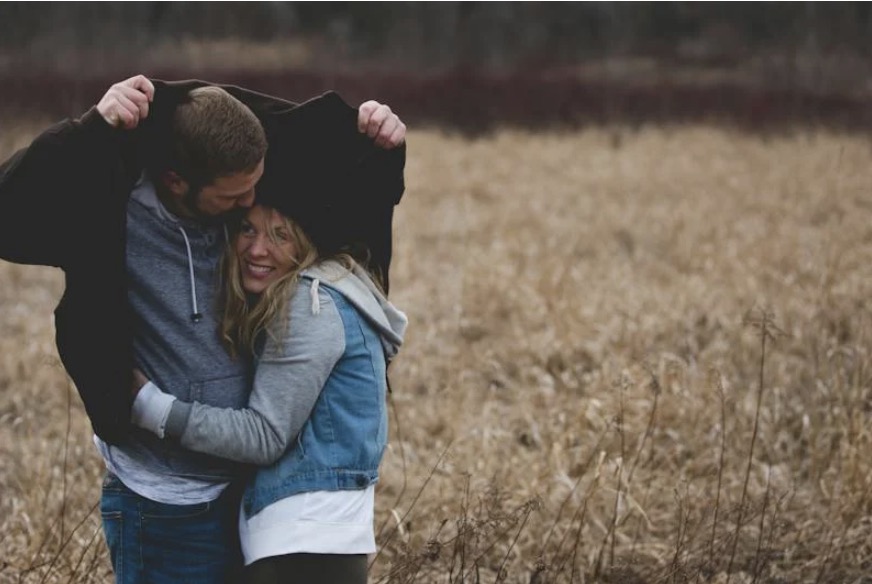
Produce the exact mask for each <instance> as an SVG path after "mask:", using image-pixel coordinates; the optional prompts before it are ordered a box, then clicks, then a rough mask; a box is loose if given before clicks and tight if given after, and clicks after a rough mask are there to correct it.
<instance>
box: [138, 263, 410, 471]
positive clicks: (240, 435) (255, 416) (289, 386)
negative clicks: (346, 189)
mask: <svg viewBox="0 0 872 584" xmlns="http://www.w3.org/2000/svg"><path fill="white" fill-rule="evenodd" d="M303 275H304V276H307V278H301V279H300V283H299V284H298V287H297V291H296V293H295V294H294V296H293V298H292V299H291V303H290V307H289V314H288V321H287V328H286V329H285V330H272V331H270V332H271V333H272V334H268V335H267V338H266V343H265V347H264V350H263V353H262V355H261V357H260V358H259V359H258V361H257V371H256V373H255V379H254V388H253V390H252V393H251V396H250V399H249V402H248V406H247V407H244V408H241V409H231V408H222V407H215V406H210V405H207V404H204V403H200V402H196V401H186V400H181V399H177V398H176V397H173V396H171V395H170V394H168V393H166V392H163V391H161V389H159V388H158V387H157V385H156V384H153V383H150V384H148V385H146V387H144V388H143V389H142V390H141V391H140V393H139V395H138V396H137V399H136V402H135V403H134V423H136V424H137V425H139V426H140V427H143V428H145V429H147V430H149V431H151V432H153V433H155V434H157V435H158V436H161V437H163V436H167V437H172V438H177V439H178V440H179V442H180V443H181V445H182V446H184V447H185V448H188V449H190V450H193V451H197V452H202V453H205V454H210V455H213V456H220V457H222V458H227V459H230V460H234V461H238V462H246V463H253V464H258V465H269V464H271V463H273V462H275V461H276V460H278V459H279V458H280V457H281V456H282V454H283V453H284V452H285V450H287V448H288V447H289V446H290V445H291V444H292V443H293V440H294V439H295V438H296V436H297V434H298V433H299V432H300V430H301V429H302V428H303V426H304V424H305V423H306V420H308V418H309V415H310V413H311V412H312V409H313V408H314V406H315V402H316V401H317V399H318V396H319V395H320V392H321V389H322V388H323V387H324V383H325V382H326V380H327V378H328V377H329V375H330V372H331V371H332V369H333V367H334V365H335V364H336V362H337V361H338V360H339V358H340V357H341V356H342V354H343V353H344V351H345V340H344V332H343V330H344V329H343V325H342V320H341V317H340V315H339V312H338V310H337V308H336V305H335V304H334V302H333V300H332V299H331V297H330V295H329V294H327V293H326V292H324V291H323V290H320V286H321V284H322V283H323V284H325V285H328V286H330V287H331V288H332V289H334V290H337V291H339V292H340V293H341V294H342V295H343V296H344V297H345V298H346V299H347V300H348V302H349V303H350V304H352V305H353V306H354V307H355V308H356V309H357V311H358V312H359V313H360V314H361V315H362V316H363V317H364V318H365V319H366V320H367V321H368V322H369V323H370V325H371V326H372V327H373V328H374V329H375V330H376V331H377V332H378V333H379V336H380V337H381V340H382V346H383V348H384V350H385V356H386V358H387V359H388V360H390V359H391V358H392V357H393V356H394V355H396V353H397V351H398V349H399V347H400V345H401V344H402V342H403V334H404V332H405V329H406V324H407V319H406V316H405V314H403V313H402V312H400V311H399V310H397V309H396V308H395V307H394V306H393V305H392V304H391V303H390V302H388V300H387V299H386V298H385V297H384V296H383V295H382V294H381V292H380V291H379V290H378V289H377V288H376V287H375V285H373V283H372V281H371V280H370V278H369V277H368V275H367V274H366V272H365V271H364V270H363V269H362V268H360V267H359V266H354V268H353V269H352V270H348V269H346V268H345V267H343V266H341V265H340V264H338V263H336V262H324V263H322V264H320V265H318V266H315V267H313V268H310V269H308V270H306V271H305V272H304V274H303Z"/></svg>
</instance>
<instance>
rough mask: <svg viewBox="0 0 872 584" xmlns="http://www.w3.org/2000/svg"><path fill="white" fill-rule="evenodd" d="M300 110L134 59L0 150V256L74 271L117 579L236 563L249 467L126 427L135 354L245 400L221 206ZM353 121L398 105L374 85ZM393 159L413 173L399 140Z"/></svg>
mask: <svg viewBox="0 0 872 584" xmlns="http://www.w3.org/2000/svg"><path fill="white" fill-rule="evenodd" d="M293 109H294V104H291V103H288V102H285V101H282V100H278V99H275V98H271V97H269V96H264V95H260V94H256V93H253V92H249V91H245V90H242V89H240V88H234V87H227V88H225V89H221V88H217V87H214V86H209V85H207V84H204V83H201V82H185V83H176V84H173V83H162V82H157V81H155V82H152V81H150V80H148V79H147V78H145V77H143V76H136V77H132V78H130V79H127V80H125V81H122V82H120V83H117V84H115V85H113V86H112V87H111V88H110V89H109V91H107V93H106V94H105V95H104V96H103V98H102V99H101V100H100V102H99V103H98V104H97V106H96V107H95V108H92V109H91V110H90V111H89V112H87V113H86V114H85V115H84V116H82V117H81V118H79V119H78V120H68V121H65V122H62V123H60V124H58V125H56V126H54V127H52V128H50V129H49V130H47V131H46V132H44V133H43V134H42V135H41V136H39V137H38V138H37V139H36V140H34V142H33V144H32V145H31V146H30V147H29V148H28V149H25V150H22V151H20V152H18V153H16V154H15V155H13V157H12V158H10V159H9V160H8V161H7V162H6V163H4V164H3V166H2V167H0V205H2V208H3V209H4V210H3V213H2V214H0V257H2V258H4V259H7V260H11V261H16V262H21V263H31V264H43V265H52V266H58V267H61V268H62V269H64V271H65V274H66V284H67V286H66V290H65V293H64V297H63V299H62V300H61V302H60V304H59V305H58V307H57V309H56V311H55V315H56V329H57V344H58V350H59V353H60V356H61V359H62V360H63V362H64V365H65V367H66V369H67V371H68V373H69V374H70V376H71V377H72V378H73V380H74V382H75V383H76V386H77V388H78V390H79V392H80V394H81V396H82V399H83V402H84V404H85V408H86V411H87V412H88V415H89V417H90V419H91V421H92V424H93V426H94V430H95V432H96V434H97V437H95V442H96V443H97V446H98V448H99V450H100V452H101V454H102V455H103V458H104V460H105V461H106V465H107V468H108V470H109V474H108V475H107V479H106V481H105V482H104V493H103V499H102V501H101V511H102V516H103V520H104V530H105V533H106V538H107V542H108V544H109V547H110V552H111V555H112V561H113V567H114V569H115V572H116V579H117V581H118V582H125V583H126V582H190V583H198V582H204V583H205V582H221V581H223V580H224V578H225V577H226V575H227V574H228V573H229V571H230V570H232V569H233V568H235V567H236V565H237V563H238V550H237V546H236V541H235V539H236V538H235V533H236V507H237V504H238V502H237V500H236V499H235V498H234V496H233V494H232V492H231V490H230V489H228V488H227V487H228V485H229V484H230V482H231V480H233V479H234V478H236V477H238V476H239V473H240V469H238V468H235V467H233V466H232V465H230V464H229V463H227V462H226V461H221V460H218V459H214V458H211V457H206V456H203V455H199V454H194V453H191V452H188V451H185V450H183V449H181V448H179V447H177V446H174V445H169V444H167V443H165V442H158V441H156V440H153V439H152V438H150V437H149V436H147V435H146V434H145V433H140V432H137V431H131V430H130V424H129V423H130V412H131V395H132V392H131V391H130V388H131V387H132V385H133V380H132V371H133V368H134V366H137V367H139V368H140V369H142V370H143V371H144V372H145V373H146V374H147V375H148V377H150V378H151V379H153V380H155V381H156V382H158V384H159V385H160V386H161V387H162V388H164V389H166V390H167V391H169V392H171V393H173V394H175V395H178V396H180V397H184V398H187V399H192V400H198V401H202V402H205V403H209V404H212V405H218V406H225V407H226V406H236V405H240V406H241V405H242V404H244V403H245V402H246V399H247V395H248V391H249V385H250V381H249V372H248V370H247V365H246V364H245V363H242V362H240V361H234V360H232V359H230V357H229V356H228V355H227V354H226V352H225V351H224V350H223V348H222V347H221V345H220V342H219V339H218V338H217V334H216V330H217V327H216V324H215V323H216V319H215V315H214V314H213V310H214V307H215V304H216V302H215V298H214V296H215V289H216V279H217V274H216V269H217V264H218V259H219V257H220V255H221V252H222V249H223V247H224V238H225V233H226V231H225V229H224V222H223V221H222V218H224V217H226V216H227V215H228V214H230V213H232V212H233V211H234V210H238V209H242V208H246V207H249V206H251V205H252V204H253V202H254V197H255V185H256V184H257V182H258V180H259V179H260V177H261V175H262V174H263V172H264V156H265V152H266V151H267V138H268V134H269V133H270V131H281V130H280V129H281V127H282V121H283V120H284V119H285V118H286V117H287V116H288V115H289V114H290V112H292V111H293ZM337 115H339V114H337ZM357 122H358V127H359V129H360V130H361V131H363V132H365V133H366V135H367V136H369V137H370V138H371V139H373V140H374V142H375V144H377V145H379V146H381V147H384V148H395V147H397V146H399V145H401V144H402V142H403V141H404V136H405V126H404V125H403V124H402V122H400V121H399V119H398V118H397V117H396V116H395V115H394V114H392V113H391V112H390V110H389V108H387V107H386V106H383V105H381V104H378V103H376V102H366V103H365V104H363V105H362V106H361V107H360V110H359V112H358V114H357ZM276 128H278V130H274V129H276ZM388 158H389V164H390V165H393V166H394V167H395V168H396V167H398V168H399V169H400V172H401V169H402V164H403V161H404V150H403V149H402V148H399V149H396V150H394V151H393V152H392V153H391V154H390V155H389V156H388ZM292 186H293V185H289V188H292ZM302 196H304V195H302ZM387 253H388V254H389V247H388V249H387Z"/></svg>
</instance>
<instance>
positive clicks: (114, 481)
mask: <svg viewBox="0 0 872 584" xmlns="http://www.w3.org/2000/svg"><path fill="white" fill-rule="evenodd" d="M102 488H103V491H104V492H105V491H111V492H114V493H124V492H127V490H128V489H127V487H125V486H124V483H122V482H121V479H119V478H118V477H117V476H115V475H114V474H112V473H111V472H107V473H106V476H105V477H103V487H102Z"/></svg>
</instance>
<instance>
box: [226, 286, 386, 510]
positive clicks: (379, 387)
mask: <svg viewBox="0 0 872 584" xmlns="http://www.w3.org/2000/svg"><path fill="white" fill-rule="evenodd" d="M324 289H325V290H326V292H327V293H328V294H329V295H330V297H331V298H332V299H333V302H334V303H335V304H336V308H337V309H338V311H339V315H340V317H341V319H342V326H343V329H344V332H345V350H344V352H343V353H342V356H341V357H340V359H339V361H338V362H337V363H336V366H335V367H334V368H333V371H332V372H331V373H330V376H329V377H328V379H327V383H326V384H325V385H324V388H323V389H322V390H321V394H320V395H319V397H318V400H317V401H316V403H315V408H314V409H313V410H312V414H311V416H310V417H309V420H308V421H307V422H306V424H305V426H303V429H302V431H301V432H300V433H299V434H298V435H297V439H296V442H295V444H294V445H293V447H291V448H290V449H288V450H287V451H286V452H285V454H284V456H282V458H281V459H279V460H278V462H276V463H275V464H273V465H272V466H270V467H266V468H262V469H260V470H259V471H258V472H257V474H256V475H255V478H254V480H253V481H252V482H251V483H250V484H249V486H248V488H247V489H246V491H245V494H244V499H243V505H244V510H245V513H246V515H248V516H251V515H254V514H256V513H258V512H259V511H261V510H262V509H263V508H264V507H266V506H267V505H269V504H271V503H274V502H276V501H278V500H279V499H282V498H285V497H288V496H291V495H295V494H298V493H302V492H307V491H320V490H328V491H336V490H348V489H364V488H366V487H368V486H369V485H371V484H374V483H375V482H376V481H377V480H378V467H379V463H380V462H381V459H382V454H383V452H384V448H385V445H386V443H387V435H388V420H387V408H386V404H385V397H386V391H387V383H386V379H387V378H386V370H385V368H386V362H385V353H384V350H383V347H382V342H381V340H380V337H379V334H378V333H377V332H376V330H375V329H374V328H373V326H372V325H371V324H369V323H368V322H367V321H366V320H365V319H364V318H363V317H362V316H361V315H360V313H358V311H357V309H356V308H355V307H354V306H352V305H351V304H350V302H349V301H348V300H347V299H346V298H345V297H344V296H343V295H342V294H341V293H340V292H338V291H337V290H335V289H333V288H330V287H329V286H324Z"/></svg>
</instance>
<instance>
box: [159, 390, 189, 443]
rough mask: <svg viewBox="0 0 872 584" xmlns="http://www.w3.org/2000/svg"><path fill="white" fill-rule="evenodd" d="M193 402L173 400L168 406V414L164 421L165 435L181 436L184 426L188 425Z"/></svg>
mask: <svg viewBox="0 0 872 584" xmlns="http://www.w3.org/2000/svg"><path fill="white" fill-rule="evenodd" d="M193 408H194V404H192V403H189V402H183V401H181V400H178V399H177V400H175V401H174V402H173V404H172V407H171V408H170V412H169V415H168V416H167V421H166V431H165V433H166V435H167V436H168V437H170V438H181V437H182V434H184V433H185V428H187V427H188V418H190V417H191V410H192V409H193Z"/></svg>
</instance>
